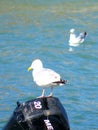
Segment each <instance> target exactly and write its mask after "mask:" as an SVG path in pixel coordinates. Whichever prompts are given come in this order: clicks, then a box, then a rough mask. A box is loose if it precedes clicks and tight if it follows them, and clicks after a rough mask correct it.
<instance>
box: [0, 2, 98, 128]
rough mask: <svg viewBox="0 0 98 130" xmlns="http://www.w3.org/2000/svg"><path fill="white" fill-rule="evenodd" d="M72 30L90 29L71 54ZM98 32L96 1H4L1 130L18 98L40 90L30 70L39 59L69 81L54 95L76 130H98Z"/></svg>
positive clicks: (0, 24)
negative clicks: (70, 32)
mask: <svg viewBox="0 0 98 130" xmlns="http://www.w3.org/2000/svg"><path fill="white" fill-rule="evenodd" d="M70 28H75V29H76V30H77V32H80V31H87V33H88V36H87V38H86V40H85V42H84V43H83V45H81V46H79V47H77V48H74V50H73V51H72V52H69V50H68V48H69V47H68V40H69V30H70ZM97 35H98V2H97V0H86V1H85V0H79V1H78V0H60V1H59V0H49V1H48V0H36V1H35V0H28V1H26V0H21V1H20V0H1V1H0V129H2V128H3V127H4V125H5V124H6V123H7V121H8V120H9V118H10V116H11V114H12V112H13V110H14V109H15V107H16V102H17V101H21V102H24V101H27V100H29V99H32V98H35V97H36V96H39V95H40V94H41V89H40V88H38V87H36V85H35V84H34V82H33V80H32V75H31V73H29V72H28V71H27V68H28V67H29V65H30V64H31V62H32V60H34V59H35V58H40V59H41V60H42V61H43V63H44V66H45V67H48V68H51V69H54V70H55V71H57V72H58V73H60V74H61V76H62V78H63V79H66V80H67V81H68V82H67V84H66V85H65V86H63V87H57V88H55V89H54V96H56V97H58V98H59V99H60V101H61V102H62V104H63V105H64V107H65V109H66V111H67V114H68V117H69V122H70V127H71V130H98V39H97V37H98V36H97ZM47 93H48V90H47Z"/></svg>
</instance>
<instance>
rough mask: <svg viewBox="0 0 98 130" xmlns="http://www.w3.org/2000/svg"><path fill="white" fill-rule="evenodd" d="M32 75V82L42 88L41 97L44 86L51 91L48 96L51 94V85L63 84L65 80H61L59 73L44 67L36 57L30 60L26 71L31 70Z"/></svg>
mask: <svg viewBox="0 0 98 130" xmlns="http://www.w3.org/2000/svg"><path fill="white" fill-rule="evenodd" d="M32 69H33V71H32V76H33V80H34V82H35V83H36V84H37V85H38V86H40V87H42V88H43V91H42V95H41V97H43V96H44V93H45V88H47V87H51V93H50V95H49V96H52V95H53V86H57V85H59V86H60V85H64V84H65V82H66V81H65V80H62V79H61V77H60V75H59V74H58V73H56V72H55V71H53V70H51V69H48V68H44V67H43V64H42V62H41V60H40V59H36V60H34V61H33V62H32V64H31V66H30V67H29V68H28V71H30V70H32Z"/></svg>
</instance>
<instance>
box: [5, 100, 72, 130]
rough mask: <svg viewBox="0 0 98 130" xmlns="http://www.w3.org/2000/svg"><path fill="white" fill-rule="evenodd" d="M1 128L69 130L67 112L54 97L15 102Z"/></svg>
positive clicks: (8, 129)
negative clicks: (10, 114)
mask: <svg viewBox="0 0 98 130" xmlns="http://www.w3.org/2000/svg"><path fill="white" fill-rule="evenodd" d="M3 130H70V126H69V122H68V117H67V113H66V111H65V109H64V107H63V106H62V104H61V103H60V101H59V99H58V98H56V97H42V98H36V99H33V100H30V101H27V102H24V103H22V104H21V103H19V102H17V107H16V109H15V110H14V112H13V115H12V117H11V118H10V120H9V122H8V123H7V124H6V126H5V127H4V129H3Z"/></svg>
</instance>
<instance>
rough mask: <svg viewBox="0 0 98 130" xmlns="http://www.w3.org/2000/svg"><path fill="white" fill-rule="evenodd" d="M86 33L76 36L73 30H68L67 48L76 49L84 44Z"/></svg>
mask: <svg viewBox="0 0 98 130" xmlns="http://www.w3.org/2000/svg"><path fill="white" fill-rule="evenodd" d="M86 36H87V33H86V32H82V33H80V34H79V35H78V36H76V34H75V29H73V28H72V29H70V38H69V46H73V47H77V46H79V45H80V44H81V43H83V42H84V39H85V38H86Z"/></svg>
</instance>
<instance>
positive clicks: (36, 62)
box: [28, 59, 43, 71]
mask: <svg viewBox="0 0 98 130" xmlns="http://www.w3.org/2000/svg"><path fill="white" fill-rule="evenodd" d="M41 68H43V64H42V61H41V60H40V59H36V60H34V61H33V62H32V64H31V66H30V67H29V68H28V71H30V70H32V69H33V70H39V69H41Z"/></svg>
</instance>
